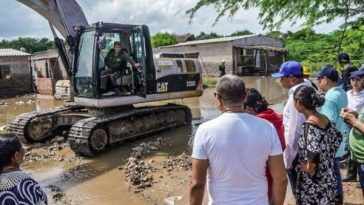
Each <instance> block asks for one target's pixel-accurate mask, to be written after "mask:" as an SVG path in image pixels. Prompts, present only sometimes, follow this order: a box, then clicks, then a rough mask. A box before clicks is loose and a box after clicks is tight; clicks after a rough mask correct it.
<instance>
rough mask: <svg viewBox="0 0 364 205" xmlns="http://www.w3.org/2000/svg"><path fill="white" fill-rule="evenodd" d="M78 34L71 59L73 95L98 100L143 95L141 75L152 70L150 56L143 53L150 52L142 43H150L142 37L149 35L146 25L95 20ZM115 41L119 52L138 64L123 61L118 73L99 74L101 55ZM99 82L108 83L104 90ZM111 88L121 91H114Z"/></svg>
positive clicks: (143, 76) (143, 85) (111, 46)
mask: <svg viewBox="0 0 364 205" xmlns="http://www.w3.org/2000/svg"><path fill="white" fill-rule="evenodd" d="M78 29H80V28H78ZM78 35H79V38H77V39H78V42H77V43H76V45H77V47H76V48H75V52H76V53H75V61H74V68H75V69H74V73H75V76H74V85H75V96H76V97H84V98H94V99H100V98H111V97H114V98H115V97H118V96H121V95H122V96H131V95H138V96H145V95H146V81H145V80H144V79H145V77H146V76H145V75H146V73H153V70H154V67H153V66H152V65H153V59H152V57H149V56H148V55H147V54H149V53H151V52H152V51H151V47H150V46H146V44H150V42H149V38H147V39H146V38H145V37H144V36H149V32H148V28H147V27H146V26H133V25H120V24H107V23H105V24H104V23H101V22H99V23H96V24H94V25H93V26H92V27H90V28H85V29H81V30H80V31H79V34H78ZM115 42H121V43H122V45H123V48H122V49H123V51H122V52H124V53H126V54H127V55H128V57H129V58H131V59H132V60H133V61H135V62H136V63H138V64H139V65H140V67H138V68H136V67H133V66H132V65H131V64H130V63H127V67H125V68H122V69H120V70H118V72H113V73H109V74H103V71H105V69H106V65H105V58H106V56H107V55H108V53H109V52H111V51H112V50H113V47H114V43H115ZM147 62H148V64H146V63H147ZM146 69H148V71H147V70H146ZM103 78H107V79H103ZM102 81H105V82H107V83H108V85H107V87H106V89H105V88H101V83H102ZM115 89H118V90H119V91H122V93H116V92H114V90H115ZM107 91H109V92H107ZM105 93H109V94H105Z"/></svg>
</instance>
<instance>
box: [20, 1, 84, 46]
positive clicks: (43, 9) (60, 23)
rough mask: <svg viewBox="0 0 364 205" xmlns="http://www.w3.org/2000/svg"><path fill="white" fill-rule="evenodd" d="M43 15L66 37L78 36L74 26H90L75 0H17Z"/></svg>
mask: <svg viewBox="0 0 364 205" xmlns="http://www.w3.org/2000/svg"><path fill="white" fill-rule="evenodd" d="M17 1H18V2H20V3H22V4H24V5H26V6H28V7H29V8H31V9H33V10H34V11H36V12H37V13H39V14H40V15H41V16H43V17H44V18H45V19H47V21H48V22H49V23H50V25H52V26H54V27H55V28H56V29H57V30H58V31H59V32H60V33H61V35H62V36H63V38H64V39H67V38H69V36H71V37H76V31H74V30H73V26H76V25H77V26H88V22H87V19H86V17H85V14H84V13H83V11H82V9H81V7H80V6H79V5H78V3H77V2H76V1H75V0H17Z"/></svg>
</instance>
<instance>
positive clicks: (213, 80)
mask: <svg viewBox="0 0 364 205" xmlns="http://www.w3.org/2000/svg"><path fill="white" fill-rule="evenodd" d="M218 80H219V77H207V76H203V78H202V83H203V85H204V86H206V87H215V86H216V84H217V81H218Z"/></svg>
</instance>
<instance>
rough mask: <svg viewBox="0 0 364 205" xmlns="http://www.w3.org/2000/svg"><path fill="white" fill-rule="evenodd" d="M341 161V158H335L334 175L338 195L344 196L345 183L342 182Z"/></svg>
mask: <svg viewBox="0 0 364 205" xmlns="http://www.w3.org/2000/svg"><path fill="white" fill-rule="evenodd" d="M340 160H341V157H335V158H334V174H335V177H336V181H337V195H340V194H343V193H344V191H343V183H342V181H341V174H340V166H339V162H340Z"/></svg>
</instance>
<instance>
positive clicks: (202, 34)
mask: <svg viewBox="0 0 364 205" xmlns="http://www.w3.org/2000/svg"><path fill="white" fill-rule="evenodd" d="M221 37H224V36H222V35H219V34H217V33H214V32H211V33H205V32H200V34H198V35H197V36H196V40H205V39H212V38H221Z"/></svg>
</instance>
